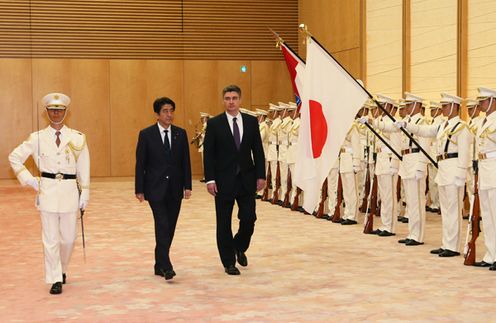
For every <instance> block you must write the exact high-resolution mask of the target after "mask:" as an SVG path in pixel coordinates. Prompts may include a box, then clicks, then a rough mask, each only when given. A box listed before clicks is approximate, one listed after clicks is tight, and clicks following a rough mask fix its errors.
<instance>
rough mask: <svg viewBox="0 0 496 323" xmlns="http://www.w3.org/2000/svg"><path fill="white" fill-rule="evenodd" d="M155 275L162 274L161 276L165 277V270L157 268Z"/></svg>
mask: <svg viewBox="0 0 496 323" xmlns="http://www.w3.org/2000/svg"><path fill="white" fill-rule="evenodd" d="M155 275H157V276H160V277H164V272H163V271H162V270H160V269H155Z"/></svg>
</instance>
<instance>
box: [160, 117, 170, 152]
mask: <svg viewBox="0 0 496 323" xmlns="http://www.w3.org/2000/svg"><path fill="white" fill-rule="evenodd" d="M157 125H158V129H160V137H162V143H165V141H164V138H165V132H164V130H168V131H167V138H169V146H170V148H171V149H172V134H171V126H169V128H164V127H162V125H161V124H160V123H159V122H157Z"/></svg>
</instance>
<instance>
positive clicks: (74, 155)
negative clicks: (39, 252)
mask: <svg viewBox="0 0 496 323" xmlns="http://www.w3.org/2000/svg"><path fill="white" fill-rule="evenodd" d="M69 103H70V99H69V97H68V96H67V95H65V94H62V93H50V94H47V95H46V96H44V97H43V99H42V104H43V106H44V107H45V109H46V111H47V115H48V119H49V121H50V125H49V126H48V127H47V128H45V129H42V130H39V131H37V132H34V133H32V134H31V135H30V136H29V138H28V139H27V140H26V141H24V142H23V143H22V144H20V145H19V146H18V147H17V148H15V149H14V151H12V153H11V154H10V155H9V161H10V165H11V166H12V169H13V170H14V172H15V174H16V176H17V179H18V180H19V182H20V183H21V184H22V185H29V186H31V187H32V188H33V189H34V190H35V191H36V192H37V197H36V206H37V208H38V210H39V211H40V213H41V226H42V239H43V247H44V254H45V281H46V283H47V284H52V287H51V289H50V294H60V293H62V284H64V283H65V281H66V272H67V268H68V265H69V260H70V259H71V254H72V250H73V248H74V242H75V240H76V236H77V227H76V225H77V214H78V210H79V209H81V210H84V209H85V208H86V206H87V204H88V201H89V184H90V155H89V151H88V146H87V144H86V137H85V135H84V134H82V133H81V132H79V131H77V130H74V129H70V128H69V127H67V126H65V125H64V119H65V117H66V115H67V110H68V106H69ZM37 113H38V112H37ZM29 156H32V157H33V160H34V162H35V164H36V166H37V168H38V170H39V174H40V177H35V176H33V175H32V174H31V173H30V171H29V170H28V169H27V168H26V167H25V166H24V162H25V161H26V159H27V158H28V157H29Z"/></svg>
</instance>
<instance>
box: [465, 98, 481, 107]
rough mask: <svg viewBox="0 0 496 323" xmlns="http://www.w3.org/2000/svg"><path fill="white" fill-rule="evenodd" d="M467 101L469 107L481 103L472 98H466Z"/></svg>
mask: <svg viewBox="0 0 496 323" xmlns="http://www.w3.org/2000/svg"><path fill="white" fill-rule="evenodd" d="M466 101H467V107H471V108H473V107H475V106H476V105H477V104H479V101H477V100H472V99H466Z"/></svg>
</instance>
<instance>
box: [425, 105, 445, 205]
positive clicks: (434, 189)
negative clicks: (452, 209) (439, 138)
mask: <svg viewBox="0 0 496 323" xmlns="http://www.w3.org/2000/svg"><path fill="white" fill-rule="evenodd" d="M445 121H446V118H445V117H443V116H442V115H438V116H437V117H435V118H433V119H432V121H431V122H429V124H430V125H432V126H439V125H441V124H442V123H444V122H445ZM429 153H430V155H431V157H432V159H434V160H436V157H437V154H438V152H437V142H436V141H435V140H433V141H432V143H431V147H430V150H429ZM427 169H428V170H429V175H428V176H429V196H430V204H429V207H431V208H432V209H439V190H438V185H437V183H436V175H437V168H436V167H435V166H434V165H433V164H432V163H431V162H429V163H428V164H427Z"/></svg>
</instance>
